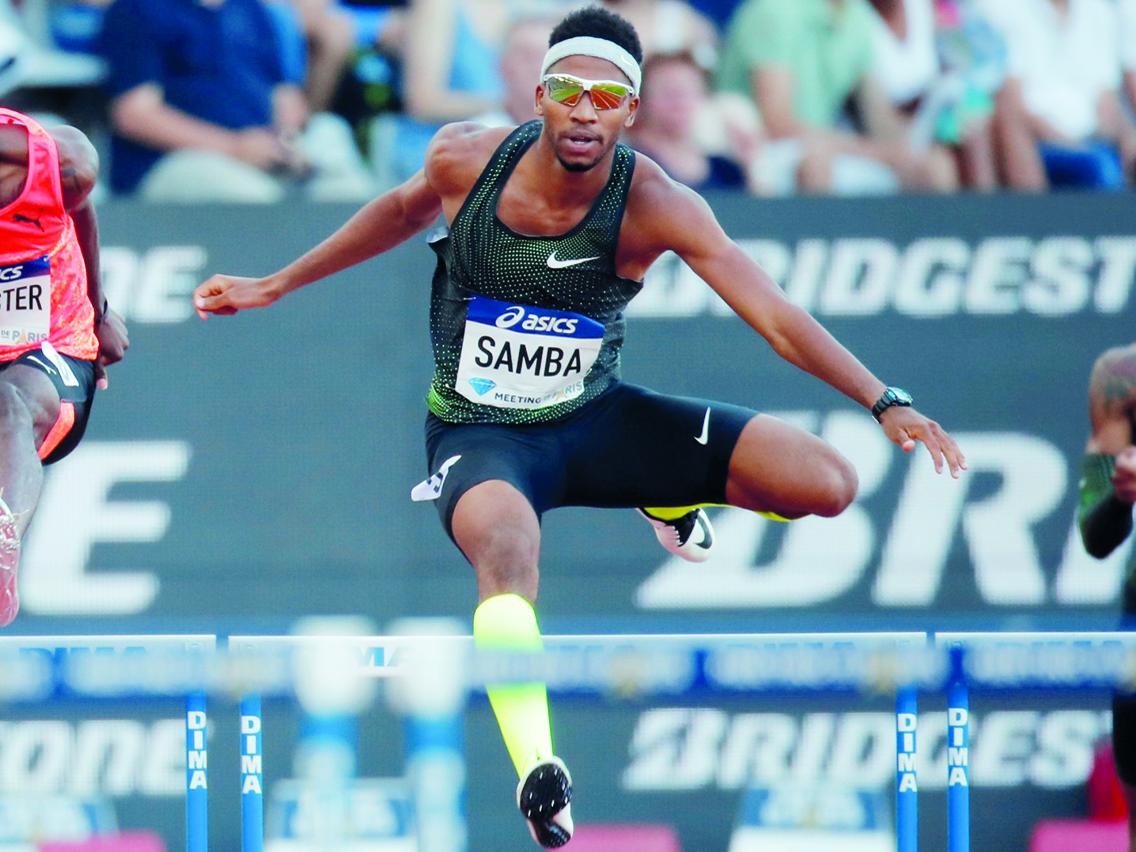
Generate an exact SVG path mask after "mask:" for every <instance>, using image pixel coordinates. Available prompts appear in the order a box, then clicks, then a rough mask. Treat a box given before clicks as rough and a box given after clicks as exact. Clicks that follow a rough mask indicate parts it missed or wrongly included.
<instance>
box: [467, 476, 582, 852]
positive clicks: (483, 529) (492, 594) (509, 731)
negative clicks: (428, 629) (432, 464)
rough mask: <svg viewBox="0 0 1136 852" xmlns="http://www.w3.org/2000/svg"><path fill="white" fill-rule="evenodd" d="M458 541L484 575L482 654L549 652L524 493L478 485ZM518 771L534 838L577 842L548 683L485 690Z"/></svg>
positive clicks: (520, 800) (478, 614)
mask: <svg viewBox="0 0 1136 852" xmlns="http://www.w3.org/2000/svg"><path fill="white" fill-rule="evenodd" d="M451 527H452V530H453V536H454V541H455V542H457V544H458V547H460V548H461V550H462V552H463V553H464V554H465V556H466V558H467V559H469V561H470V563H471V564H472V565H473V567H474V569H475V570H476V572H477V585H478V598H479V603H478V606H477V609H476V611H475V612H474V615H473V637H474V643H475V644H476V646H477V647H478V648H492V649H501V650H510V651H534V650H540V649H541V648H542V647H543V643H542V641H541V636H540V628H539V627H538V626H537V621H536V613H535V612H534V610H533V602H535V600H536V594H537V587H538V585H539V568H538V561H539V555H540V522H539V520H538V519H537V515H536V512H535V511H534V510H533V508H532V506H531V505H530V504H529V502H528V500H527V499H526V498H525V496H524V495H523V494H521V492H519V491H518V490H517V489H516V488H514V487H513V486H512V485H510V484H508V483H506V482H503V481H501V480H489V481H487V482H482V483H479V484H478V485H475V486H474V487H473V488H471V489H470V490H469V491H467V492H466V493H465V494H463V495H462V496H461V498H460V499H459V500H458V502H457V505H456V506H455V507H454V514H453V521H452V524H451ZM486 692H487V693H488V695H489V702H490V704H491V705H492V707H493V713H494V715H495V716H496V717H497V722H498V724H499V725H500V727H501V734H502V736H503V737H504V739H505V745H506V747H507V748H508V750H509V756H510V757H511V758H512V760H513V765H514V767H515V768H516V770H517V775H518V777H519V778H520V783H519V784H518V787H517V804H518V806H519V807H520V809H521V812H522V813H523V814H524V815H525V818H526V820H527V821H528V824H529V830H530V832H531V833H532V836H533V839H534V840H536V841H537V843H539V844H541V845H542V846H545V847H556V846H562V845H564V844H565V843H567V842H568V840H569V839H571V837H572V830H573V825H572V817H571V805H570V801H571V795H572V786H571V785H572V780H571V776H570V775H569V774H568V770H567V767H565V766H564V764H563V763H562V762H561V761H560V760H559V759H558V758H557V757H555V756H554V755H553V750H552V731H551V724H550V721H549V713H548V691H547V689H546V688H545V685H544V684H543V683H523V684H513V685H509V686H500V687H490V688H488V689H487V690H486Z"/></svg>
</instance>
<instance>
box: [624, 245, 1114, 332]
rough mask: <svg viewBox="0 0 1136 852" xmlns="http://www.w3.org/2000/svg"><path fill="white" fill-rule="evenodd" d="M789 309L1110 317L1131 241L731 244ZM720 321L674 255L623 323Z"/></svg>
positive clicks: (661, 264) (652, 276)
mask: <svg viewBox="0 0 1136 852" xmlns="http://www.w3.org/2000/svg"><path fill="white" fill-rule="evenodd" d="M738 244H739V245H740V246H741V247H742V249H743V250H744V251H745V252H746V253H747V254H748V255H749V256H750V257H752V258H753V259H754V260H756V261H757V262H758V263H759V264H761V266H762V267H763V268H764V269H765V270H766V272H768V273H769V275H770V277H772V278H773V280H774V281H776V282H777V283H778V285H780V286H781V287H782V288H783V289H784V291H785V294H786V295H787V296H788V297H789V299H790V301H792V302H793V303H794V304H796V305H799V306H800V307H802V308H804V309H805V310H807V311H809V312H810V313H815V314H817V315H818V316H832V317H856V316H878V315H879V314H881V313H883V312H884V311H886V310H889V309H890V310H895V311H896V312H898V313H900V314H904V315H906V316H911V317H942V316H952V315H956V314H973V315H976V316H1005V315H1010V314H1016V313H1027V314H1034V315H1036V316H1046V317H1054V316H1068V315H1070V314H1075V313H1081V312H1085V311H1092V312H1095V313H1101V314H1116V313H1120V312H1121V311H1123V310H1124V309H1125V308H1126V307H1127V306H1128V304H1129V299H1130V297H1131V293H1132V286H1133V279H1134V277H1136V238H1134V237H1099V238H1096V239H1091V238H1088V237H1078V236H1052V237H1045V238H1043V239H1040V240H1035V239H1033V238H1031V237H1020V236H1019V237H1015V236H994V237H987V238H985V239H983V240H980V241H979V242H978V243H976V244H974V245H970V244H968V243H967V242H966V241H965V240H963V239H961V238H959V237H946V236H938V237H924V238H922V239H918V240H914V241H913V242H911V243H909V244H908V245H906V246H900V245H897V244H896V243H894V242H892V241H890V240H887V239H883V238H845V239H835V240H827V239H818V238H810V239H805V240H800V241H799V242H797V243H796V244H795V245H792V246H790V245H789V244H786V243H783V242H780V241H777V240H765V239H762V240H739V241H738ZM703 313H710V314H715V315H723V316H724V315H728V314H730V313H732V312H731V310H730V308H729V307H728V306H727V305H726V304H725V302H723V301H722V300H721V299H720V298H719V297H718V295H717V294H716V293H715V292H714V291H713V290H711V289H710V288H709V287H708V286H706V284H705V283H704V282H703V281H702V279H700V278H699V277H698V276H697V275H695V274H694V273H693V272H692V271H691V270H690V268H689V267H687V266H686V264H685V263H683V262H682V261H681V260H679V259H678V258H677V257H675V256H674V255H669V254H668V255H664V256H663V257H661V258H660V259H659V260H658V261H656V262H655V264H654V265H653V266H652V267H651V269H650V270H649V272H648V274H647V277H646V280H645V285H644V288H643V292H642V293H641V294H640V295H639V296H638V297H636V298H635V299H634V300H633V301H632V302H631V304H630V305H629V306H628V309H627V315H628V316H640V317H689V316H695V315H698V314H703Z"/></svg>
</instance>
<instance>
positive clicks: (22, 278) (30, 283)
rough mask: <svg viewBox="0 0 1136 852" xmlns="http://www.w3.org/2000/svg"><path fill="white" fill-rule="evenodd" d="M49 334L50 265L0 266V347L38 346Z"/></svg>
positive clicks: (43, 261) (40, 261)
mask: <svg viewBox="0 0 1136 852" xmlns="http://www.w3.org/2000/svg"><path fill="white" fill-rule="evenodd" d="M50 331H51V261H50V260H49V259H48V258H47V256H46V255H45V256H44V257H40V258H37V259H36V260H26V261H24V262H23V263H7V264H0V346H20V345H23V344H25V343H39V342H41V341H43V340H47V337H48V334H49V333H50Z"/></svg>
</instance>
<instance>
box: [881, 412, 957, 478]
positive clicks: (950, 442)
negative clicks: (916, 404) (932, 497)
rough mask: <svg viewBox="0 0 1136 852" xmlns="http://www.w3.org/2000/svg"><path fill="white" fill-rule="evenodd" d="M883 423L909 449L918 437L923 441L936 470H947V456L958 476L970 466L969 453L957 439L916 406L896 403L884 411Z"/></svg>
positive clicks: (889, 437) (887, 432) (885, 432)
mask: <svg viewBox="0 0 1136 852" xmlns="http://www.w3.org/2000/svg"><path fill="white" fill-rule="evenodd" d="M880 425H881V426H883V427H884V434H885V435H887V436H888V439H889V440H891V441H892V442H894V443H896V444H899V446H900V448H902V450H903V451H904V452H905V453H909V452H911V451H912V450H914V449H915V442H916V441H922V442H923V445H924V446H925V447H926V448H927V452H929V453H930V454H931V458H932V459H933V460H934V462H935V472H936V473H942V472H943V460H944V459H945V460H946V462H947V466H948V467H949V468H950V469H951V476H953V477H954V478H955V479H958V477H959V471H962V470H966V456H964V455H963V454H962V450H960V449H959V448H958V444H956V443H955V439H954V438H952V437H951V436H950V435H948V434H947V433H946V431H944V429H943V427H942V426H940V425H939V424H938V423H936V422H935V421H934V420H931V419H929V418H927V417H924V416H923V415H922V414H920V413H919V412H918V411H916V410H915V409H914V408H911V407H910V406H901V405H893V406H892V407H891V408H888V409H885V410H884V413H883V414H881V415H880Z"/></svg>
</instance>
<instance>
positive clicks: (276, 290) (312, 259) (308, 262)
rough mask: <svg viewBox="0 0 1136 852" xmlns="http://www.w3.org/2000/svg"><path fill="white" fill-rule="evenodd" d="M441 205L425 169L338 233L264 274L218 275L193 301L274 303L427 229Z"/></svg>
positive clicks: (228, 308) (205, 310) (209, 307)
mask: <svg viewBox="0 0 1136 852" xmlns="http://www.w3.org/2000/svg"><path fill="white" fill-rule="evenodd" d="M441 210H442V202H441V198H440V196H439V195H438V193H437V192H435V191H434V189H433V187H432V186H431V185H430V183H429V181H428V180H427V178H426V175H425V173H424V172H421V171H420V172H418V173H417V174H416V175H414V176H413V177H411V178H410V179H409V180H408V181H406V183H404V184H402V185H401V186H397V187H395V188H394V189H391V190H389V191H388V192H384V193H383V194H382V195H380V196H379V197H378V198H376V199H374V200H373V201H370V202H368V203H367V204H366V205H365V206H364V207H362V208H361V209H360V210H359V212H357V213H356V214H355V215H354V216H352V217H351V218H350V219H348V220H347V221H346V222H345V223H344V224H343V225H342V226H341V227H340V228H339V229H338V230H337V231H336V232H335V233H334V234H332V235H331V236H330V237H328V238H327V239H326V240H324V241H323V242H321V243H320V244H319V245H317V246H316V247H315V248H313V249H311V250H310V251H308V252H307V253H305V254H304V255H302V256H301V257H299V258H297V259H296V260H294V261H293V262H292V263H290V264H288V265H287V266H285V267H284V268H283V269H281V270H280V271H278V272H274V273H272V274H271V275H268V276H265V277H264V278H239V277H236V276H232V275H214V276H213V277H212V278H210V279H209V280H208V281H206V282H205V283H204V284H202V285H201V286H199V287H198V288H197V289H196V290H194V292H193V306H194V307H195V308H196V309H197V313H198V315H199V316H200V317H201V318H202V319H206V318H207V317H208V316H209V314H235V313H236V312H237V311H238V310H241V309H243V308H259V307H264V306H266V305H271V304H272V303H273V302H275V301H276V300H277V299H279V298H280V297H281V296H284V295H285V294H287V293H290V292H292V291H293V290H296V289H299V288H300V287H303V286H304V285H305V284H311V283H312V282H313V281H318V280H320V279H321V278H326V277H327V276H329V275H332V274H334V273H336V272H339V271H341V270H343V269H347V268H348V267H349V266H354V265H355V264H357V263H361V262H363V261H364V260H368V259H369V258H372V257H374V256H375V255H377V254H382V253H383V252H385V251H388V250H389V249H392V248H394V247H395V246H397V245H399V244H400V243H403V242H405V241H406V240H408V239H410V238H411V237H413V236H414V235H415V234H417V233H420V232H421V231H423V230H425V229H426V228H427V227H429V225H430V224H431V223H432V222H434V220H435V219H437V217H438V214H439V213H440V212H441Z"/></svg>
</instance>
